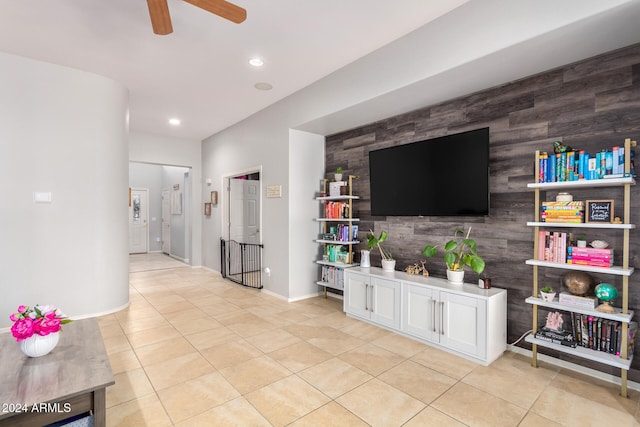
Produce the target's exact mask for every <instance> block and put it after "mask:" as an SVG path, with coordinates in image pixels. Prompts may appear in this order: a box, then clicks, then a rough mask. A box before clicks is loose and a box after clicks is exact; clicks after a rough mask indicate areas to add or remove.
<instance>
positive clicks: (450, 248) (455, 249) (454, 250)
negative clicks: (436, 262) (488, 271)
mask: <svg viewBox="0 0 640 427" xmlns="http://www.w3.org/2000/svg"><path fill="white" fill-rule="evenodd" d="M470 234H471V227H469V229H468V230H467V233H466V234H465V233H464V230H463V229H462V228H460V227H456V229H455V231H454V234H453V239H451V240H449V241H448V242H447V243H445V245H444V262H445V264H446V265H447V279H448V280H449V282H451V283H454V284H457V285H459V284H462V283H463V281H464V268H465V267H471V269H472V270H473V271H475V272H476V273H478V274H480V273H482V272H483V271H484V265H485V263H484V259H482V258H481V257H480V256H479V255H478V250H477V247H476V241H475V240H473V239H470V238H469V235H470ZM437 252H438V247H437V246H434V245H427V246H426V247H425V248H424V249H423V250H422V255H424V256H425V257H427V258H430V257H432V256H434V255H436V253H437Z"/></svg>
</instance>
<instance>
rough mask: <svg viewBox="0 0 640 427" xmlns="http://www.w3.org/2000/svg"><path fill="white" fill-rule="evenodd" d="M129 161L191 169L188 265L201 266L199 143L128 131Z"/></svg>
mask: <svg viewBox="0 0 640 427" xmlns="http://www.w3.org/2000/svg"><path fill="white" fill-rule="evenodd" d="M129 160H131V161H132V162H143V163H155V164H159V165H169V166H184V167H190V168H191V185H192V187H191V195H192V197H191V202H190V205H191V206H190V207H191V218H189V220H188V221H186V224H187V225H188V227H190V228H191V233H190V236H191V241H190V242H188V244H189V248H190V259H189V261H190V264H191V265H192V266H194V267H197V266H201V265H202V232H203V230H202V217H203V215H202V212H203V210H204V209H203V208H202V206H203V204H202V203H203V202H202V197H201V193H202V180H203V179H202V162H201V148H200V141H196V140H185V139H180V138H172V137H167V136H158V135H151V134H146V133H139V132H131V133H130V135H129Z"/></svg>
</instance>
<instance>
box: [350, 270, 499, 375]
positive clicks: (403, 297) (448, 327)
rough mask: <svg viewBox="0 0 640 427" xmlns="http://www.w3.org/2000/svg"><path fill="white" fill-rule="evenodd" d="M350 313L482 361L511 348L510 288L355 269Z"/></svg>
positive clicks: (486, 360) (491, 358)
mask: <svg viewBox="0 0 640 427" xmlns="http://www.w3.org/2000/svg"><path fill="white" fill-rule="evenodd" d="M346 275H347V281H346V287H345V299H344V310H345V312H346V313H347V315H350V316H354V317H358V318H361V319H363V320H365V321H369V322H371V323H373V324H376V325H379V326H384V327H386V328H388V329H391V330H393V331H395V332H398V333H400V334H403V335H406V336H408V337H410V338H413V339H416V340H419V341H421V342H424V343H427V344H430V345H434V346H436V347H438V348H441V349H443V350H446V351H449V352H452V353H455V354H457V355H460V356H463V357H466V358H469V359H471V360H474V361H476V362H479V363H482V364H489V363H491V362H493V361H494V360H495V359H497V358H498V357H499V356H500V355H501V354H502V353H503V352H504V350H505V349H506V339H507V338H506V334H507V326H506V324H507V292H506V291H505V290H504V289H497V288H492V289H480V288H478V287H477V286H474V285H462V286H459V285H451V284H449V282H447V280H445V279H439V278H433V277H421V276H412V275H409V274H406V273H403V272H399V271H396V272H393V273H389V272H383V271H382V270H381V269H379V268H366V269H365V268H355V269H350V270H349V271H347V272H346Z"/></svg>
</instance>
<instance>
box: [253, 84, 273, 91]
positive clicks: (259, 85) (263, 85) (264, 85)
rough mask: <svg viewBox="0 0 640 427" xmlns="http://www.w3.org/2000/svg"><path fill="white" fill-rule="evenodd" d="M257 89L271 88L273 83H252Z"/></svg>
mask: <svg viewBox="0 0 640 427" xmlns="http://www.w3.org/2000/svg"><path fill="white" fill-rule="evenodd" d="M253 87H255V88H256V89H258V90H271V89H273V85H272V84H271V83H266V82H259V83H256V84H254V85H253Z"/></svg>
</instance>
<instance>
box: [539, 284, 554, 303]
mask: <svg viewBox="0 0 640 427" xmlns="http://www.w3.org/2000/svg"><path fill="white" fill-rule="evenodd" d="M540 297H541V298H542V300H543V301H546V302H551V301H553V299H554V298H555V297H556V293H555V291H554V290H553V288H552V287H551V286H545V287H543V288H541V289H540Z"/></svg>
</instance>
